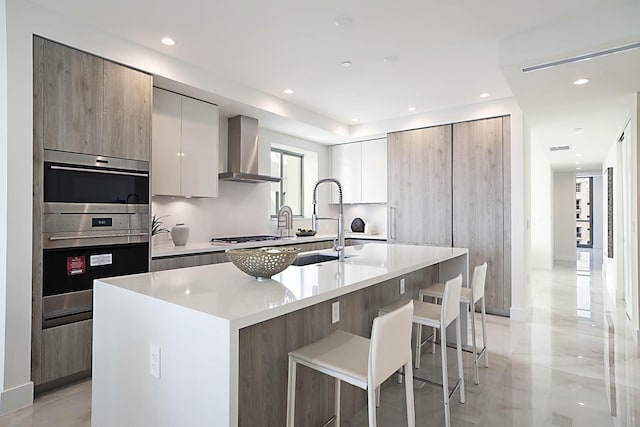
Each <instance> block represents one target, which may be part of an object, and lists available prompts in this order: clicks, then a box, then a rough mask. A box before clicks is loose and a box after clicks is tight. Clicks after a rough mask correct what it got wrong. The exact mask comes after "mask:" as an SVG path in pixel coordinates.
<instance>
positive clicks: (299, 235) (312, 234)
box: [296, 229, 316, 237]
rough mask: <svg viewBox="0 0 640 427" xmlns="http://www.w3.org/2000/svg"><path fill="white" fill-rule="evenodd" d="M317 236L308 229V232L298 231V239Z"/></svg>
mask: <svg viewBox="0 0 640 427" xmlns="http://www.w3.org/2000/svg"><path fill="white" fill-rule="evenodd" d="M315 235H316V232H315V231H313V230H309V229H306V230H301V229H298V231H296V236H298V237H307V236H315Z"/></svg>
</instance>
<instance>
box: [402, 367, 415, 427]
mask: <svg viewBox="0 0 640 427" xmlns="http://www.w3.org/2000/svg"><path fill="white" fill-rule="evenodd" d="M404 372H405V375H406V376H407V378H406V379H405V384H404V392H405V396H406V399H407V426H408V427H415V425H416V414H415V410H414V402H413V369H412V368H411V362H409V363H407V364H406V365H404Z"/></svg>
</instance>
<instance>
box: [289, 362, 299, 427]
mask: <svg viewBox="0 0 640 427" xmlns="http://www.w3.org/2000/svg"><path fill="white" fill-rule="evenodd" d="M296 365H297V363H296V361H295V360H293V359H292V358H291V357H289V384H288V387H287V427H294V425H295V411H296Z"/></svg>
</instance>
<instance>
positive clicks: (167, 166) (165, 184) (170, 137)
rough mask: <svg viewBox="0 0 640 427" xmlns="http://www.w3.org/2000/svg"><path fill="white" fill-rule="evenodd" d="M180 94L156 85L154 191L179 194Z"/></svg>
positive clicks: (153, 125) (152, 186) (152, 154)
mask: <svg viewBox="0 0 640 427" xmlns="http://www.w3.org/2000/svg"><path fill="white" fill-rule="evenodd" d="M181 98H182V97H181V96H180V95H178V94H175V93H172V92H167V91H165V90H161V89H157V88H154V89H153V117H152V139H153V144H152V148H151V165H152V170H151V193H152V194H160V195H171V196H177V195H180V173H181V172H180V157H181V149H180V139H181V121H182V119H181V117H182V106H181Z"/></svg>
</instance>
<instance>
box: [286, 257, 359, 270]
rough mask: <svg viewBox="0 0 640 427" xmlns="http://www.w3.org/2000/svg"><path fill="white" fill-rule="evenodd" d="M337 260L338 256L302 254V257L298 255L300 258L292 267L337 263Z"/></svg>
mask: <svg viewBox="0 0 640 427" xmlns="http://www.w3.org/2000/svg"><path fill="white" fill-rule="evenodd" d="M345 258H349V257H348V256H345ZM337 259H338V255H323V254H308V255H305V254H301V255H298V258H296V260H295V261H293V263H291V265H297V266H298V267H302V266H304V265H310V264H319V263H321V262H327V261H335V260H337Z"/></svg>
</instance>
